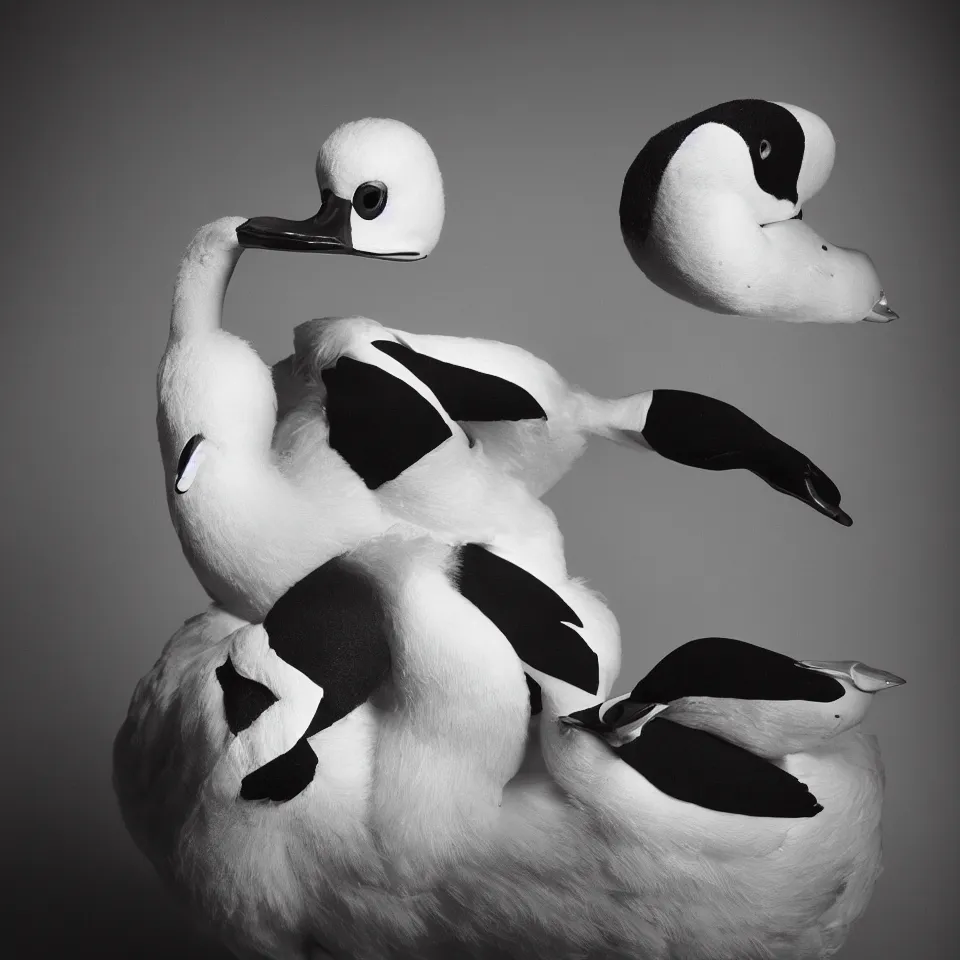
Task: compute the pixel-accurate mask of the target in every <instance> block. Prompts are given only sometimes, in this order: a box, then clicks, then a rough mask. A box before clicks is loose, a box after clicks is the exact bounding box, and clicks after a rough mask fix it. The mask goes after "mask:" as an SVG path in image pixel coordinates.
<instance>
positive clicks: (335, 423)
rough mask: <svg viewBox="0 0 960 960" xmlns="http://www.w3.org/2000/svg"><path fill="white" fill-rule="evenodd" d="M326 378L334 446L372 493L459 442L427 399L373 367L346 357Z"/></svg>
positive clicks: (332, 443) (328, 415)
mask: <svg viewBox="0 0 960 960" xmlns="http://www.w3.org/2000/svg"><path fill="white" fill-rule="evenodd" d="M321 376H322V377H323V382H324V384H325V386H326V388H327V420H328V422H329V425H330V446H331V447H332V448H333V449H334V450H336V451H337V453H339V454H340V456H342V457H343V459H344V460H346V461H347V463H348V464H349V465H350V467H351V469H353V470H354V471H355V472H356V473H357V474H358V475H359V476H360V478H361V479H362V480H363V482H364V483H365V484H366V485H367V486H368V487H369V488H370V489H371V490H376V488H377V487H379V486H381V485H382V484H384V483H386V482H387V481H388V480H393V479H395V478H396V477H398V476H400V474H401V473H403V471H404V470H406V469H407V467H410V466H412V465H413V464H414V463H416V462H417V461H418V460H419V459H420V458H421V457H424V456H426V455H427V454H428V453H429V452H430V451H431V450H434V449H436V448H437V447H438V446H440V444H441V443H443V441H444V440H446V439H448V438H449V437H451V436H453V433H452V432H451V430H450V427H449V426H447V424H446V423H445V422H444V419H443V417H441V416H440V414H439V413H438V412H437V411H436V410H435V409H434V408H433V406H432V404H431V403H430V402H429V401H428V400H427V399H426V398H425V397H422V396H421V395H420V394H419V393H417V391H416V390H414V389H413V387H411V386H410V385H409V384H406V383H404V382H403V381H402V380H400V379H398V378H397V377H394V376H391V375H390V374H389V373H387V372H386V371H384V370H381V369H380V368H379V367H376V366H374V365H373V364H370V363H361V362H360V361H359V360H354V359H353V358H352V357H341V358H340V359H339V360H338V361H337V363H336V366H334V367H330V368H329V369H327V370H324V371H323V373H322V374H321Z"/></svg>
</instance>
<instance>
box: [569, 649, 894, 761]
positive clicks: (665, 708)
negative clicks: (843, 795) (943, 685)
mask: <svg viewBox="0 0 960 960" xmlns="http://www.w3.org/2000/svg"><path fill="white" fill-rule="evenodd" d="M904 682H905V681H904V680H902V679H901V678H900V677H897V676H895V675H894V674H892V673H887V672H886V671H884V670H877V669H876V668H874V667H869V666H867V665H866V664H864V663H861V662H860V661H855V660H847V661H821V660H794V659H793V658H792V657H788V656H785V655H784V654H781V653H776V652H774V651H772V650H767V649H765V648H764V647H759V646H755V645H754V644H751V643H745V642H744V641H742V640H733V639H728V638H722V637H706V638H701V639H699V640H692V641H691V642H690V643H686V644H684V645H683V646H681V647H678V648H677V649H676V650H674V651H673V652H671V653H670V654H668V655H667V656H666V657H664V658H663V660H661V661H660V662H659V663H658V664H657V665H656V666H655V667H654V668H653V670H651V671H650V673H648V674H647V676H646V677H644V678H643V680H641V681H640V683H638V684H637V685H636V687H634V689H633V690H632V691H631V692H630V693H629V694H626V695H625V696H620V697H615V698H613V699H611V700H608V701H606V702H604V703H601V704H598V705H597V706H595V707H591V708H589V709H588V710H583V711H580V712H578V713H576V714H572V715H571V716H570V717H568V718H565V720H566V722H568V723H570V722H572V723H573V724H575V725H578V726H582V727H585V728H587V729H589V730H591V731H592V732H593V733H595V734H597V735H599V736H602V737H603V738H604V739H606V740H607V741H608V742H610V743H611V744H612V745H618V744H623V743H625V742H629V741H630V740H632V739H635V738H636V737H637V736H639V735H640V732H641V731H642V729H643V727H644V725H645V724H646V723H648V722H649V721H650V720H652V719H653V717H655V716H656V715H657V714H659V713H663V714H664V716H665V717H666V718H667V719H670V720H673V721H674V722H676V723H680V724H683V725H684V726H688V727H694V728H697V729H701V730H705V731H708V732H710V733H713V734H715V735H716V736H719V737H722V738H724V739H726V740H729V741H730V742H732V743H735V744H737V745H738V746H741V747H744V748H745V749H747V750H749V751H750V752H752V753H755V754H756V755H758V756H761V757H766V758H768V759H777V758H780V757H783V756H785V755H787V754H789V753H796V752H799V751H802V750H808V749H812V748H814V747H816V746H818V745H821V744H823V743H824V742H825V741H827V740H829V739H831V738H832V737H835V736H837V735H838V734H840V733H843V732H844V731H845V730H849V729H851V728H852V727H855V726H856V725H857V724H858V723H860V721H861V720H862V719H863V717H864V715H865V714H866V712H867V710H868V708H869V706H870V704H871V703H872V701H873V695H874V694H875V693H877V692H878V691H880V690H887V689H889V688H890V687H895V686H898V685H899V684H902V683H904Z"/></svg>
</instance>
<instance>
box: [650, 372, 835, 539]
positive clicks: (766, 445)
mask: <svg viewBox="0 0 960 960" xmlns="http://www.w3.org/2000/svg"><path fill="white" fill-rule="evenodd" d="M641 434H642V436H643V438H644V439H645V440H646V441H647V443H648V444H649V445H650V446H651V447H652V448H653V449H654V450H655V451H656V452H657V453H659V454H660V456H662V457H665V458H666V459H668V460H674V461H675V462H677V463H682V464H685V465H686V466H690V467H699V468H700V469H702V470H739V469H742V470H749V471H750V472H751V473H754V474H756V475H757V476H758V477H760V479H761V480H763V481H765V482H766V483H768V484H769V485H770V486H771V487H773V488H774V490H777V491H779V492H780V493H785V494H787V495H788V496H791V497H795V498H796V499H797V500H801V501H802V502H803V503H806V504H807V505H808V506H811V507H813V508H814V509H815V510H817V511H818V512H819V513H823V514H825V515H826V516H828V517H830V518H831V519H833V520H836V521H837V522H838V523H841V524H843V525H844V526H849V525H850V524H851V523H853V521H852V520H851V519H850V518H849V517H848V516H847V514H845V513H844V512H843V511H842V510H841V509H840V491H839V489H838V488H837V485H836V484H835V483H834V482H833V481H832V480H831V479H830V478H829V477H828V476H827V475H826V474H825V473H824V472H823V471H822V470H821V469H820V468H819V467H818V466H817V465H816V464H814V463H813V462H812V461H811V460H809V459H808V458H807V457H806V456H804V455H803V454H802V453H801V452H800V451H799V450H795V449H794V448H793V447H791V446H790V445H789V444H787V443H784V441H783V440H781V439H780V438H779V437H775V436H774V435H773V434H772V433H769V432H768V431H766V430H764V428H763V427H761V426H760V424H759V423H757V422H756V420H752V419H751V418H750V417H748V416H747V415H746V414H745V413H743V411H741V410H738V409H737V408H736V407H734V406H733V405H731V404H729V403H725V402H724V401H723V400H717V399H715V398H714V397H706V396H704V395H703V394H700V393H692V392H690V391H687V390H662V389H658V390H654V391H653V399H652V401H651V403H650V409H649V411H648V413H647V420H646V423H645V424H644V427H643V430H641Z"/></svg>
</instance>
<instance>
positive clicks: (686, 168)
mask: <svg viewBox="0 0 960 960" xmlns="http://www.w3.org/2000/svg"><path fill="white" fill-rule="evenodd" d="M835 149H836V144H835V141H834V138H833V134H832V133H831V132H830V128H829V127H828V126H827V125H826V123H824V121H823V120H821V119H820V118H819V117H818V116H816V115H815V114H813V113H811V112H810V111H808V110H804V109H802V108H801V107H795V106H792V105H790V104H786V103H772V102H769V101H766V100H731V101H729V102H727V103H721V104H718V105H717V106H715V107H711V108H710V109H708V110H704V111H702V112H701V113H697V114H695V115H694V116H692V117H688V118H687V119H686V120H681V121H680V122H679V123H675V124H673V125H672V126H670V127H667V128H666V129H665V130H662V131H661V132H660V133H658V134H656V136H654V137H651V138H650V140H649V141H648V142H647V144H646V146H644V148H643V149H642V150H641V151H640V153H639V154H638V155H637V157H636V159H635V160H634V161H633V164H632V165H631V167H630V169H629V170H628V172H627V175H626V177H625V179H624V182H623V192H622V194H621V198H620V226H621V230H622V233H623V239H624V242H625V243H626V246H627V249H628V251H629V252H630V256H631V257H632V258H633V260H634V262H635V263H636V264H637V266H638V267H640V269H641V270H642V271H643V272H644V273H645V274H646V275H647V277H648V278H649V279H650V280H652V281H653V282H654V283H655V284H657V286H659V287H662V288H663V289H664V290H666V291H667V292H668V293H671V294H673V295H674V296H677V297H679V298H680V299H682V300H686V301H688V302H690V303H693V304H696V305H697V306H700V307H703V308H704V309H707V310H712V311H714V312H715V313H728V314H739V315H741V316H745V317H767V318H771V319H774V320H790V321H815V322H821V323H852V322H855V321H857V320H872V321H877V322H881V323H885V322H887V321H889V320H894V319H896V317H897V314H896V313H894V311H893V310H891V309H890V307H889V305H888V304H887V299H886V297H885V296H884V294H883V290H882V289H881V287H880V280H879V278H878V276H877V272H876V269H875V268H874V265H873V263H872V262H871V260H870V258H869V257H868V256H867V255H866V254H865V253H861V252H860V251H858V250H848V249H845V248H843V247H838V246H836V245H834V244H832V243H828V242H827V241H826V240H824V239H823V238H822V237H820V236H818V235H817V233H816V232H815V231H813V230H811V229H810V227H808V226H807V225H806V224H805V223H804V222H803V220H802V214H801V208H802V206H803V204H804V203H805V202H806V201H807V200H809V199H810V198H811V197H813V196H814V195H815V194H816V193H817V192H819V190H820V189H821V187H823V185H824V184H825V183H826V181H827V178H828V177H829V175H830V171H831V169H832V167H833V160H834V153H835Z"/></svg>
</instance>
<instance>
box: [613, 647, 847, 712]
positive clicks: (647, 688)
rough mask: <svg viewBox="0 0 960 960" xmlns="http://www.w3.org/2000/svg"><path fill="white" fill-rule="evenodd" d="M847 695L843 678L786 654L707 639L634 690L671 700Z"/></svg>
mask: <svg viewBox="0 0 960 960" xmlns="http://www.w3.org/2000/svg"><path fill="white" fill-rule="evenodd" d="M844 693H845V691H844V688H843V685H842V684H841V683H840V682H839V681H837V680H834V679H833V678H832V677H829V676H827V675H826V674H823V673H817V672H816V671H814V670H808V669H806V668H804V667H801V666H800V665H799V664H798V663H797V661H796V660H794V659H793V658H792V657H787V656H784V654H782V653H775V652H774V651H773V650H767V649H766V648H765V647H758V646H755V645H754V644H752V643H746V642H744V641H743V640H732V639H729V638H727V637H702V638H701V639H699V640H691V641H690V642H689V643H685V644H683V646H681V647H677V649H676V650H673V651H672V652H671V653H668V654H667V655H666V656H665V657H664V658H663V659H662V660H661V661H660V662H659V663H658V664H657V665H656V666H655V667H654V668H653V669H652V670H651V671H650V672H649V673H648V674H647V675H646V676H645V677H644V678H643V679H642V680H641V681H640V682H639V683H638V684H637V685H636V686H635V687H634V688H633V692H632V693H631V694H630V699H631V700H633V701H635V702H637V703H671V702H672V701H674V700H679V699H680V698H682V697H733V698H735V699H738V700H810V701H813V702H817V703H830V702H832V701H833V700H838V699H839V698H840V697H842V696H843V695H844Z"/></svg>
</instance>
